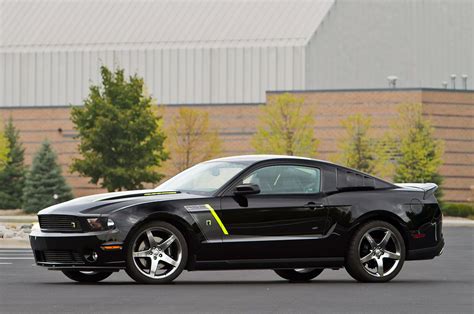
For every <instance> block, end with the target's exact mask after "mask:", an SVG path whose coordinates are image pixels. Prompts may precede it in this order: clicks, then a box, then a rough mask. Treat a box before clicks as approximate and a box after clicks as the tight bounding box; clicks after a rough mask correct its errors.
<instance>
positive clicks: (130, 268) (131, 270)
mask: <svg viewBox="0 0 474 314" xmlns="http://www.w3.org/2000/svg"><path fill="white" fill-rule="evenodd" d="M156 227H161V228H164V229H168V230H169V231H171V232H172V233H173V234H174V235H175V236H176V237H177V238H178V241H179V243H180V245H181V250H182V252H181V262H180V264H179V266H178V268H177V269H176V270H175V271H174V273H173V274H171V275H170V276H168V277H166V278H157V279H153V278H150V277H147V276H145V275H144V274H142V273H141V272H140V270H138V269H137V267H136V266H135V263H134V261H133V244H134V243H135V241H136V239H137V237H138V236H139V235H140V234H141V233H142V232H143V231H145V230H147V229H150V228H156ZM187 260H188V246H187V243H186V239H185V237H184V235H183V234H182V233H181V231H179V229H178V228H176V227H175V226H173V225H172V224H169V223H167V222H164V221H153V222H149V223H146V224H144V225H143V226H141V227H140V228H138V229H137V230H136V231H135V232H134V233H133V235H132V236H131V237H130V240H129V243H127V251H126V261H127V267H126V272H127V274H128V275H129V276H130V277H131V278H132V279H133V280H135V281H136V282H138V283H144V284H166V283H170V282H172V281H173V280H174V279H176V278H177V277H178V276H179V275H180V274H181V272H182V271H183V270H184V268H185V266H186V263H187Z"/></svg>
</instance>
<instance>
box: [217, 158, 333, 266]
mask: <svg viewBox="0 0 474 314" xmlns="http://www.w3.org/2000/svg"><path fill="white" fill-rule="evenodd" d="M238 183H241V184H256V185H258V186H259V188H260V193H258V194H249V195H234V194H233V193H232V192H230V193H229V194H228V195H225V196H223V197H222V199H221V209H220V215H221V217H222V221H223V222H224V223H225V225H226V228H227V230H228V233H229V234H228V235H224V236H223V241H222V245H223V249H224V250H223V252H226V255H227V256H226V258H228V259H269V258H270V259H271V258H308V257H318V256H320V255H321V251H320V248H318V244H319V243H318V240H319V239H320V238H321V237H322V236H323V235H324V234H325V231H326V228H327V208H326V198H325V195H324V193H322V192H321V189H320V187H321V171H320V169H319V168H316V167H309V166H303V165H269V166H264V167H262V168H259V169H256V170H255V171H253V172H251V173H250V174H249V175H247V176H245V177H244V178H243V179H242V180H241V181H240V182H238Z"/></svg>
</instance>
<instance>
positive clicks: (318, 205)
mask: <svg viewBox="0 0 474 314" xmlns="http://www.w3.org/2000/svg"><path fill="white" fill-rule="evenodd" d="M304 207H305V208H309V209H313V210H315V209H319V208H324V204H323V203H315V202H309V203H308V204H306V205H304Z"/></svg>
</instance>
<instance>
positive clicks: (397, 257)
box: [346, 221, 405, 282]
mask: <svg viewBox="0 0 474 314" xmlns="http://www.w3.org/2000/svg"><path fill="white" fill-rule="evenodd" d="M404 261H405V243H404V241H403V237H402V235H401V234H400V232H399V231H398V230H397V228H395V227H394V226H393V225H391V224H389V223H387V222H385V221H371V222H369V223H366V224H364V225H362V226H361V227H360V228H359V229H358V230H357V231H356V233H355V234H354V236H353V238H352V240H351V243H350V245H349V250H348V253H347V256H346V270H347V272H348V273H349V274H350V275H351V276H352V277H353V278H354V279H356V280H358V281H362V282H387V281H390V280H392V279H393V278H394V277H395V276H396V275H397V274H398V273H399V272H400V270H401V269H402V266H403V263H404Z"/></svg>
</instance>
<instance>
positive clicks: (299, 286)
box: [0, 227, 474, 314]
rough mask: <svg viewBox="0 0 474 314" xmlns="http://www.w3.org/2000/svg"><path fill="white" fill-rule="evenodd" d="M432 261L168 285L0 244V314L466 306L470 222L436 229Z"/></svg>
mask: <svg viewBox="0 0 474 314" xmlns="http://www.w3.org/2000/svg"><path fill="white" fill-rule="evenodd" d="M444 234H445V240H446V248H445V251H444V254H443V255H442V256H440V257H438V258H436V259H434V260H429V261H416V262H406V263H405V266H404V268H403V270H402V271H401V273H400V274H399V275H398V277H397V278H395V279H394V280H393V281H391V282H389V283H383V284H366V283H357V282H355V281H354V280H353V279H352V278H351V277H349V275H348V274H347V273H346V272H345V271H344V270H337V271H333V270H325V271H324V272H323V273H322V274H321V276H320V277H318V278H317V279H315V280H313V281H312V282H310V283H288V282H286V281H284V280H282V279H280V278H279V277H277V276H276V275H275V274H274V273H273V272H272V271H270V270H255V271H254V270H252V271H218V272H217V271H201V272H184V273H183V274H182V275H181V276H180V277H179V278H178V279H177V280H176V281H175V283H173V284H170V285H166V286H148V285H139V284H135V283H134V282H133V281H132V280H131V279H129V278H128V277H127V275H126V274H125V272H120V273H116V274H113V275H112V276H111V277H110V278H109V279H106V280H105V281H104V282H102V283H99V284H78V283H74V282H72V281H70V280H69V279H67V278H66V277H65V276H64V275H62V273H60V272H55V271H47V270H45V269H42V268H39V267H36V266H33V265H32V263H33V257H32V254H31V251H29V250H25V249H0V313H173V314H177V313H242V312H249V313H473V312H474V306H473V303H474V250H473V243H474V228H472V227H448V228H444Z"/></svg>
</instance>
